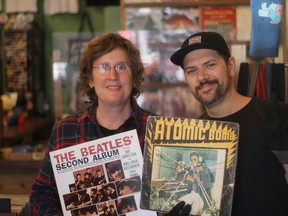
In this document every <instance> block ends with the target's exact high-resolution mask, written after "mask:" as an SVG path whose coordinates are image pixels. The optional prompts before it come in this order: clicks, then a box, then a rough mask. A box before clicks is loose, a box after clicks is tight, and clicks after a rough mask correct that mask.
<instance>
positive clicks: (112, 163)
mask: <svg viewBox="0 0 288 216" xmlns="http://www.w3.org/2000/svg"><path fill="white" fill-rule="evenodd" d="M50 158H51V163H52V168H53V172H54V175H55V180H56V184H57V189H58V193H59V198H60V202H61V206H62V211H63V215H65V216H77V215H88V214H89V215H95V216H97V215H99V216H100V215H108V213H109V215H111V216H112V215H113V216H117V215H127V216H128V215H130V216H133V215H134V216H136V215H137V216H156V213H155V212H153V211H146V210H142V209H141V208H140V190H141V175H142V164H143V158H142V152H141V148H140V144H139V139H138V135H137V131H136V130H135V129H134V130H130V131H126V132H123V133H119V134H115V135H112V136H107V137H104V138H100V139H96V140H92V141H89V142H85V143H82V144H79V145H75V146H71V147H67V148H63V149H59V150H55V151H52V152H50Z"/></svg>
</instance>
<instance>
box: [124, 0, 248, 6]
mask: <svg viewBox="0 0 288 216" xmlns="http://www.w3.org/2000/svg"><path fill="white" fill-rule="evenodd" d="M122 4H123V5H125V7H182V6H197V7H199V6H212V5H213V6H215V5H219V6H220V5H221V6H231V5H249V4H250V0H233V1H231V0H217V1H216V0H186V1H183V0H180V1H177V0H174V1H173V0H171V1H169V0H166V1H165V0H164V1H161V2H139V3H125V0H123V1H122Z"/></svg>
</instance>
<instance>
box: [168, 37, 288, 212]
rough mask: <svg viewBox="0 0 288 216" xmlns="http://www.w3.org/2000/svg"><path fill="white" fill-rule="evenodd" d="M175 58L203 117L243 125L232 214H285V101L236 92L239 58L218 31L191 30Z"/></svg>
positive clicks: (287, 197) (287, 116)
mask: <svg viewBox="0 0 288 216" xmlns="http://www.w3.org/2000/svg"><path fill="white" fill-rule="evenodd" d="M171 61H172V62H173V63H174V64H176V65H178V66H181V67H182V68H183V70H184V75H185V78H186V81H187V83H188V86H189V88H190V91H191V92H192V94H193V96H194V97H195V98H196V99H197V100H198V101H199V102H201V103H202V104H203V105H204V106H205V110H206V113H205V114H204V115H203V117H204V118H206V119H211V120H219V121H229V122H237V123H239V125H240V134H239V145H238V161H237V170H236V180H235V188H234V197H233V206H232V215H233V216H238V215H239V216H240V215H241V216H243V215H245V216H250V215H251V216H255V215H261V216H265V215H267V216H268V215H277V216H287V215H288V205H287V200H288V186H287V182H286V181H285V169H286V172H288V168H287V163H288V161H287V158H288V157H287V155H286V156H285V154H287V150H288V147H287V145H288V142H287V140H288V127H287V125H288V120H287V119H288V107H287V105H284V104H277V112H272V111H271V107H272V105H271V104H270V103H268V102H264V101H260V100H258V99H256V98H249V97H245V96H243V95H240V94H239V93H237V91H236V90H235V88H234V86H233V77H234V76H235V59H234V57H233V56H231V54H230V51H229V48H228V46H227V44H226V42H225V40H224V38H223V37H222V36H221V35H219V34H218V33H216V32H199V33H196V34H193V35H191V36H190V37H188V38H187V39H186V40H185V41H184V43H183V44H182V46H181V48H180V49H179V50H177V51H176V52H175V53H174V54H173V55H172V56H171ZM274 104H275V103H274ZM263 113H265V114H267V115H263ZM273 116H277V118H276V119H274V118H272V117H273ZM264 120H266V122H265V121H264ZM272 126H273V127H272ZM275 128H276V129H277V130H275ZM272 129H274V130H272ZM279 159H281V163H282V164H283V166H282V164H281V163H280V162H279ZM283 167H284V168H283Z"/></svg>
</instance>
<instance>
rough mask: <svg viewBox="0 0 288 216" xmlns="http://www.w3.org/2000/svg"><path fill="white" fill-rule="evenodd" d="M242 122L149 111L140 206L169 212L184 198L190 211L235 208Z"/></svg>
mask: <svg viewBox="0 0 288 216" xmlns="http://www.w3.org/2000/svg"><path fill="white" fill-rule="evenodd" d="M238 136H239V125H238V124H237V123H233V122H222V121H212V120H200V119H191V118H172V117H164V116H149V118H148V122H147V128H146V135H145V149H144V167H143V175H142V182H143V183H142V191H141V204H140V206H141V208H142V209H149V210H153V211H163V212H167V211H169V210H171V209H172V208H173V207H174V206H175V205H176V204H177V203H178V202H180V201H181V200H184V201H185V202H186V203H189V204H191V205H192V210H191V212H190V214H191V215H205V216H228V215H230V214H231V207H232V199H233V191H234V180H235V172H236V163H237V149H238Z"/></svg>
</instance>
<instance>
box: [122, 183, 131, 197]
mask: <svg viewBox="0 0 288 216" xmlns="http://www.w3.org/2000/svg"><path fill="white" fill-rule="evenodd" d="M131 193H134V191H133V190H132V189H131V188H130V187H128V186H127V185H123V186H122V187H121V188H120V189H119V195H121V196H122V195H126V194H131Z"/></svg>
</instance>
